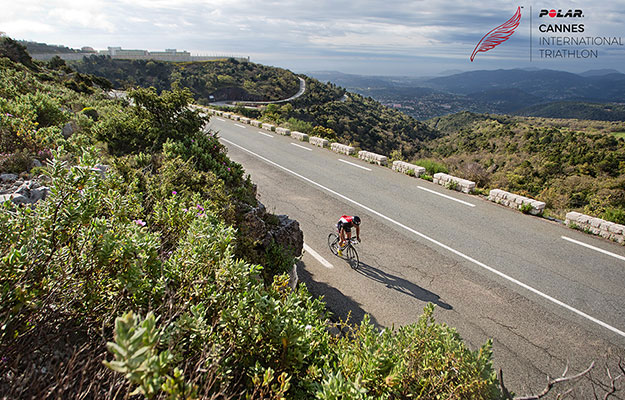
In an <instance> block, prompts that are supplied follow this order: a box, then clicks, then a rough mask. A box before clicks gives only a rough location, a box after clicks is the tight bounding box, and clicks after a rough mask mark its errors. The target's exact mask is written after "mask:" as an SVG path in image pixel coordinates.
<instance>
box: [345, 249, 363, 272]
mask: <svg viewBox="0 0 625 400" xmlns="http://www.w3.org/2000/svg"><path fill="white" fill-rule="evenodd" d="M345 259H346V260H347V262H348V263H349V266H350V267H352V269H358V266H359V265H360V260H358V252H357V251H356V249H355V248H354V246H351V245H348V246H347V248H346V249H345Z"/></svg>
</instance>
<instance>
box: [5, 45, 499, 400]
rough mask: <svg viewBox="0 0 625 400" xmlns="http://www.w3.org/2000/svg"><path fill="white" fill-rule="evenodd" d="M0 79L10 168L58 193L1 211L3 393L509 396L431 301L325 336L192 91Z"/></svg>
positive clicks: (13, 68) (321, 313)
mask: <svg viewBox="0 0 625 400" xmlns="http://www.w3.org/2000/svg"><path fill="white" fill-rule="evenodd" d="M5 45H8V46H13V43H11V42H9V41H2V42H0V48H2V47H3V46H5ZM13 50H16V51H17V52H23V51H24V50H23V48H21V47H20V46H17V47H15V48H13ZM18 56H19V57H22V55H18ZM19 57H18V58H19ZM0 66H1V68H0V111H1V114H0V116H1V118H2V124H1V125H0V135H1V136H0V140H1V141H2V144H3V151H4V153H3V154H2V160H3V161H2V162H3V164H2V165H1V166H0V172H2V173H4V172H7V171H13V172H18V173H20V174H21V176H22V177H24V178H26V179H35V180H37V181H39V182H41V183H42V184H45V185H46V186H47V187H49V193H48V196H47V197H46V198H45V199H43V200H40V201H39V202H37V203H36V204H34V205H32V206H19V205H14V204H13V203H12V202H11V201H7V202H5V203H3V204H0V230H1V231H2V232H3V235H2V236H1V237H0V352H1V353H2V359H1V360H0V396H2V397H7V398H45V397H54V398H78V397H80V398H113V397H114V398H122V397H123V398H127V397H130V396H132V395H135V394H137V395H141V396H143V397H145V398H186V399H193V398H247V399H276V400H277V399H283V398H292V399H309V398H317V399H328V400H330V399H347V398H350V399H365V398H372V399H373V398H375V399H396V398H421V399H440V398H445V399H467V398H471V399H478V400H479V399H495V398H499V397H500V392H499V389H498V387H497V384H496V379H495V376H494V373H493V371H492V367H491V361H490V360H491V343H490V342H487V343H486V344H485V345H484V346H482V347H481V349H479V350H477V351H470V350H469V349H468V348H467V346H466V345H465V344H464V343H463V342H462V340H461V338H460V337H459V336H458V334H457V333H456V331H455V330H454V329H452V328H449V327H447V326H445V325H440V324H436V323H435V322H434V320H433V318H432V313H433V306H432V305H429V306H428V307H426V309H425V312H424V315H423V316H422V317H421V318H420V319H419V321H418V323H416V324H413V325H410V326H406V327H402V328H400V329H397V330H390V329H389V330H384V331H383V332H380V331H379V330H378V329H377V328H375V327H374V326H373V325H372V324H371V322H370V321H369V320H368V319H367V318H365V319H364V320H363V321H362V323H361V324H359V325H357V326H353V325H342V326H341V328H342V329H341V331H342V332H346V334H344V335H342V336H340V337H335V336H332V335H331V334H330V333H329V329H328V326H329V325H330V322H329V315H328V313H327V312H326V310H325V307H324V304H323V303H322V302H321V301H320V300H316V299H314V298H312V297H311V296H310V294H309V293H308V292H307V291H306V288H305V287H300V288H298V289H290V288H289V287H288V276H287V275H284V274H282V271H283V269H284V266H285V265H292V262H293V257H292V256H293V255H292V254H290V253H289V252H288V249H284V248H281V247H279V246H277V245H276V244H275V243H273V244H271V245H269V247H268V248H266V249H265V250H263V251H260V252H259V251H258V248H259V247H262V246H261V244H260V243H259V242H260V240H261V238H260V237H250V226H248V219H247V218H246V213H247V212H249V210H251V209H252V208H253V207H256V206H257V201H256V197H255V188H254V186H253V185H252V184H251V182H250V181H249V179H247V178H246V177H244V173H243V170H242V168H241V167H240V165H238V164H236V163H233V162H232V161H230V160H229V159H228V158H227V156H226V151H225V148H224V147H223V146H221V145H220V143H219V141H218V140H217V137H216V136H215V134H214V133H212V132H204V131H203V130H202V129H201V128H202V127H203V126H204V124H205V123H206V122H207V121H206V118H205V117H202V116H201V115H200V114H199V113H198V112H194V111H189V108H188V105H189V103H190V101H191V93H189V92H188V91H181V90H173V91H163V92H162V93H161V95H158V94H157V93H156V91H155V90H149V89H138V90H133V91H129V93H128V96H129V98H130V99H131V100H132V102H130V101H126V100H113V99H110V98H109V97H108V96H107V95H106V94H105V93H103V92H102V91H101V90H100V89H99V88H98V86H97V85H95V84H94V83H93V82H94V79H93V78H91V77H88V76H86V75H85V76H84V77H85V78H84V79H83V81H82V83H83V84H84V87H83V88H81V87H78V89H80V90H76V88H75V87H73V86H72V85H67V82H72V81H73V79H74V78H75V77H72V76H67V74H66V73H65V72H62V71H56V70H49V69H47V68H46V67H45V66H44V65H43V64H38V65H34V67H36V68H30V67H29V66H27V65H24V64H21V63H18V62H13V61H11V60H10V59H8V58H6V57H5V58H0ZM87 78H88V79H87ZM89 83H91V85H90V86H89ZM85 88H88V89H89V90H82V89H85ZM68 124H69V125H68ZM66 126H73V127H74V128H73V129H72V130H71V132H68V131H67V129H63V128H65V127H66ZM16 154H17V155H19V157H17V156H16ZM20 157H21V159H22V160H23V161H24V162H23V163H22V164H21V165H19V163H16V162H15V161H16V160H17V159H20ZM6 160H13V161H12V163H7V162H6ZM34 160H37V161H39V162H43V163H44V166H43V167H34V168H33V167H32V165H33V162H32V161H34ZM104 165H106V166H108V167H104ZM276 220H277V219H276V217H272V216H267V217H266V221H265V222H266V223H267V224H268V225H271V224H275V223H277V222H279V220H278V221H276ZM253 222H254V223H255V221H253ZM259 234H260V235H261V236H262V235H263V234H264V232H260V233H259ZM261 265H262V266H261Z"/></svg>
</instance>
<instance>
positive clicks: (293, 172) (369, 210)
mask: <svg viewBox="0 0 625 400" xmlns="http://www.w3.org/2000/svg"><path fill="white" fill-rule="evenodd" d="M221 140H223V141H224V142H226V143H230V144H231V145H233V146H235V147H238V148H239V149H241V150H243V151H246V152H248V153H250V154H252V155H254V156H256V157H258V158H260V159H261V160H264V161H265V162H267V163H269V164H271V165H274V166H276V167H278V168H280V169H282V170H284V171H286V172H288V173H290V174H292V175H295V176H297V177H298V178H300V179H303V180H305V181H306V182H309V183H310V184H312V185H315V186H317V187H319V188H321V189H323V190H325V191H326V192H329V193H331V194H333V195H335V196H337V197H340V198H341V199H343V200H345V201H347V202H350V203H352V204H355V205H356V206H358V207H360V208H362V209H363V210H366V211H368V212H370V213H371V214H375V215H377V216H378V217H380V218H383V219H385V220H387V221H388V222H391V223H393V224H395V225H397V226H399V227H400V228H403V229H405V230H407V231H408V232H411V233H413V234H415V235H417V236H419V237H420V238H423V239H425V240H427V241H429V242H431V243H433V244H435V245H437V246H439V247H442V248H443V249H445V250H447V251H449V252H451V253H454V254H455V255H457V256H459V257H462V258H464V259H465V260H467V261H469V262H471V263H473V264H475V265H477V266H479V267H481V268H483V269H485V270H487V271H490V272H492V273H493V274H495V275H498V276H499V277H501V278H503V279H505V280H507V281H509V282H511V283H513V284H515V285H518V286H520V287H522V288H523V289H525V290H527V291H529V292H532V293H534V294H535V295H538V296H540V297H542V298H543V299H545V300H548V301H550V302H551V303H554V304H557V305H559V306H560V307H562V308H565V309H567V310H569V311H571V312H572V313H575V314H577V315H579V316H581V317H583V318H586V319H587V320H589V321H591V322H594V323H595V324H597V325H599V326H602V327H604V328H606V329H608V330H610V331H612V332H614V333H616V334H617V335H619V336H622V337H624V338H625V332H623V331H621V330H620V329H617V328H615V327H613V326H611V325H609V324H607V323H605V322H603V321H601V320H599V319H597V318H595V317H592V316H590V315H588V314H586V313H585V312H583V311H580V310H578V309H576V308H574V307H572V306H570V305H568V304H566V303H564V302H562V301H560V300H558V299H556V298H554V297H551V296H549V295H548V294H545V293H543V292H541V291H539V290H538V289H534V288H533V287H531V286H529V285H527V284H525V283H523V282H521V281H519V280H517V279H515V278H513V277H511V276H508V275H506V274H504V273H503V272H500V271H497V270H496V269H494V268H492V267H489V266H488V265H486V264H484V263H483V262H480V261H478V260H476V259H474V258H473V257H471V256H468V255H466V254H464V253H462V252H460V251H458V250H456V249H453V248H451V247H449V246H447V245H446V244H444V243H441V242H439V241H438V240H436V239H432V238H431V237H429V236H427V235H425V234H423V233H421V232H418V231H416V230H414V229H412V228H411V227H409V226H406V225H404V224H402V223H401V222H399V221H395V220H394V219H392V218H390V217H387V216H386V215H384V214H382V213H380V212H378V211H376V210H374V209H372V208H370V207H367V206H365V205H364V204H361V203H359V202H357V201H355V200H352V199H350V198H349V197H347V196H345V195H342V194H340V193H338V192H336V191H334V190H332V189H330V188H327V187H325V186H323V185H322V184H320V183H317V182H315V181H313V180H312V179H309V178H306V177H305V176H303V175H300V174H298V173H297V172H295V171H291V170H290V169H288V168H286V167H283V166H282V165H280V164H278V163H276V162H274V161H271V160H270V159H268V158H266V157H263V156H261V155H260V154H256V153H254V152H253V151H251V150H248V149H246V148H245V147H243V146H240V145H238V144H236V143H233V142H231V141H230V140H227V139H224V138H221Z"/></svg>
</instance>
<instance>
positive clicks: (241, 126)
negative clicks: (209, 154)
mask: <svg viewBox="0 0 625 400" xmlns="http://www.w3.org/2000/svg"><path fill="white" fill-rule="evenodd" d="M234 126H238V127H239V128H243V129H246V128H247V127H245V126H243V125H241V124H234Z"/></svg>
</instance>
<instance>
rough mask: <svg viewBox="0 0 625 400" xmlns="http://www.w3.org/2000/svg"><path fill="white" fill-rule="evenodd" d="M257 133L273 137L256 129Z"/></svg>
mask: <svg viewBox="0 0 625 400" xmlns="http://www.w3.org/2000/svg"><path fill="white" fill-rule="evenodd" d="M258 133H260V134H261V135H265V136H267V137H273V136H271V135H270V134H268V133H265V132H261V131H258Z"/></svg>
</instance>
